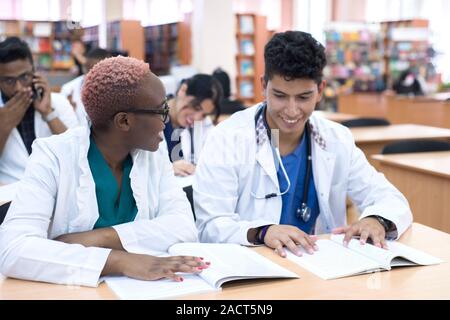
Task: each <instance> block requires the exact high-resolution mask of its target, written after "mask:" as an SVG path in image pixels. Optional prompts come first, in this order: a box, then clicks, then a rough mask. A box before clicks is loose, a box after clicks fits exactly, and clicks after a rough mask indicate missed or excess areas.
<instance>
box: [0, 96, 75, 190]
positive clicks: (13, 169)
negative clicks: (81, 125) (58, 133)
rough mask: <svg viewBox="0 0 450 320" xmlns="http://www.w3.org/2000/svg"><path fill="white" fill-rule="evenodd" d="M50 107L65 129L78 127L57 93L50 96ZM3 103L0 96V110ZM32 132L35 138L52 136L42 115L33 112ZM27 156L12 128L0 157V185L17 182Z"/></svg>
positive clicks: (63, 99)
mask: <svg viewBox="0 0 450 320" xmlns="http://www.w3.org/2000/svg"><path fill="white" fill-rule="evenodd" d="M51 104H52V107H53V108H54V109H55V110H56V111H57V112H58V114H59V117H58V118H59V119H60V120H61V122H62V123H63V124H64V125H65V126H66V127H67V128H73V127H76V126H78V121H77V118H76V116H75V113H74V111H73V108H72V106H71V105H70V103H69V101H68V100H67V99H66V98H65V97H63V96H62V95H61V94H59V93H52V94H51ZM3 106H4V103H3V100H2V99H1V96H0V108H3ZM34 131H35V134H36V138H45V137H49V136H51V135H52V131H51V130H50V127H49V126H48V124H47V122H45V120H44V119H43V118H42V115H41V114H40V113H39V112H37V111H35V112H34ZM28 158H29V154H28V151H27V149H26V147H25V144H24V143H23V140H22V137H21V136H20V133H19V131H18V130H17V128H14V129H13V130H12V131H11V133H10V135H9V137H8V140H7V141H6V144H5V147H4V148H3V152H2V154H1V155H0V184H9V183H13V182H17V181H19V180H20V179H21V178H22V176H23V173H24V171H25V167H26V165H27V163H28Z"/></svg>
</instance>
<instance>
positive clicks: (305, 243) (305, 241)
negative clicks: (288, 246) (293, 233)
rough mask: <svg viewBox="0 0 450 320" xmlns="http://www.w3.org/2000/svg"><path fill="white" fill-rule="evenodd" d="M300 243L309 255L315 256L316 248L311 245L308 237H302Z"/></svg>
mask: <svg viewBox="0 0 450 320" xmlns="http://www.w3.org/2000/svg"><path fill="white" fill-rule="evenodd" d="M299 243H300V245H301V246H302V247H303V248H304V249H305V251H306V252H308V253H309V254H313V253H314V248H313V246H312V245H311V244H310V243H309V241H308V237H307V236H306V237H301V238H300V241H299Z"/></svg>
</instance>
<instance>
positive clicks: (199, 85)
mask: <svg viewBox="0 0 450 320" xmlns="http://www.w3.org/2000/svg"><path fill="white" fill-rule="evenodd" d="M181 83H182V84H183V83H186V85H187V90H186V95H188V96H194V97H195V99H194V102H195V103H199V104H200V103H202V101H203V100H205V99H211V100H212V101H213V104H214V111H215V112H214V113H215V117H216V119H217V118H218V117H219V115H220V103H221V102H222V99H223V90H222V86H221V84H220V82H219V81H217V80H216V79H214V78H213V77H212V76H211V75H209V74H203V73H199V74H196V75H195V76H193V77H191V78H188V79H185V80H183V81H182V82H181Z"/></svg>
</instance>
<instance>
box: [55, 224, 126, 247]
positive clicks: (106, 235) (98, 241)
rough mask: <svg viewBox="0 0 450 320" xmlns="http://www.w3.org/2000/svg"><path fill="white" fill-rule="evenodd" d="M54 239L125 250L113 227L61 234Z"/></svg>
mask: <svg viewBox="0 0 450 320" xmlns="http://www.w3.org/2000/svg"><path fill="white" fill-rule="evenodd" d="M54 240H57V241H61V242H65V243H71V244H73V243H77V244H81V245H83V246H85V247H100V248H108V249H114V250H120V251H125V249H124V248H123V246H122V242H120V238H119V235H118V234H117V232H116V230H114V228H100V229H95V230H91V231H85V232H75V233H68V234H63V235H60V236H58V237H57V238H55V239H54Z"/></svg>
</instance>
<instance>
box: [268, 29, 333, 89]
mask: <svg viewBox="0 0 450 320" xmlns="http://www.w3.org/2000/svg"><path fill="white" fill-rule="evenodd" d="M264 62H265V72H264V79H265V80H266V82H267V81H269V80H270V79H271V78H272V77H273V76H274V75H279V76H282V77H284V78H285V79H286V80H288V81H290V80H292V79H312V80H314V81H316V82H317V83H318V84H319V83H320V82H321V81H322V71H323V68H324V67H325V65H326V63H327V60H326V57H325V48H324V47H323V46H322V45H321V44H320V43H319V42H318V41H317V40H316V39H314V38H313V37H312V36H311V35H310V34H309V33H306V32H301V31H286V32H281V33H276V34H275V35H274V36H273V37H272V39H270V41H269V42H268V43H267V44H266V46H265V47H264Z"/></svg>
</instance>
